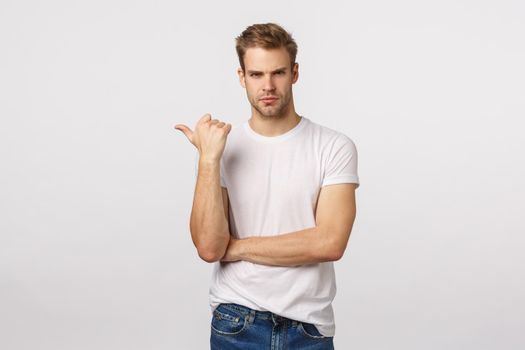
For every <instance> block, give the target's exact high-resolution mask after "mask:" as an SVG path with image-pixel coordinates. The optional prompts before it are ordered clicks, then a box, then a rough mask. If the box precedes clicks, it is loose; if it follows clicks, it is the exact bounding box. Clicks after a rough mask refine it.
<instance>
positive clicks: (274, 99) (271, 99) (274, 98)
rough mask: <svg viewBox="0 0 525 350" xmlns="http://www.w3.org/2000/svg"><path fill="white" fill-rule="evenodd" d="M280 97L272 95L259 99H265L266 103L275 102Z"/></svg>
mask: <svg viewBox="0 0 525 350" xmlns="http://www.w3.org/2000/svg"><path fill="white" fill-rule="evenodd" d="M278 99H279V98H278V97H276V96H272V97H262V98H260V99H259V101H263V102H264V103H273V102H275V101H277V100H278Z"/></svg>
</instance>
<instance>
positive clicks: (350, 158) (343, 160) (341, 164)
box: [321, 134, 359, 188]
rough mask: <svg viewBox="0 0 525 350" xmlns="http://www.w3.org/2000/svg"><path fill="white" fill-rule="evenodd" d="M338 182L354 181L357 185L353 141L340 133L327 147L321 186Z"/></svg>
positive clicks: (355, 156)
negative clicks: (330, 145)
mask: <svg viewBox="0 0 525 350" xmlns="http://www.w3.org/2000/svg"><path fill="white" fill-rule="evenodd" d="M340 183H355V184H357V186H356V188H358V187H359V176H358V175H357V149H356V147H355V144H354V142H353V141H352V140H351V139H350V138H349V137H348V136H346V135H343V134H341V135H340V136H339V137H337V138H336V140H335V141H334V143H333V145H332V147H330V148H329V153H328V159H327V161H326V165H325V171H324V177H323V182H322V184H321V187H323V186H326V185H334V184H340Z"/></svg>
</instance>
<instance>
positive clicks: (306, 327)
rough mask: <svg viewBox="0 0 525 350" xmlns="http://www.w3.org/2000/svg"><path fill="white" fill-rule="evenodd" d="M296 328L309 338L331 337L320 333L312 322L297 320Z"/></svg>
mask: <svg viewBox="0 0 525 350" xmlns="http://www.w3.org/2000/svg"><path fill="white" fill-rule="evenodd" d="M297 329H298V330H299V332H300V333H301V334H303V335H304V336H306V337H307V338H310V339H330V338H332V337H327V336H324V335H322V334H321V333H320V332H319V330H318V329H317V327H316V326H315V325H313V324H312V323H307V322H299V324H298V326H297Z"/></svg>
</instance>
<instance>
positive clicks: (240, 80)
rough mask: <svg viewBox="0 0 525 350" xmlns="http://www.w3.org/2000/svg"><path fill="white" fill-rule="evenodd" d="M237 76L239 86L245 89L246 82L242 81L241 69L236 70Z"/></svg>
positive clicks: (242, 73)
mask: <svg viewBox="0 0 525 350" xmlns="http://www.w3.org/2000/svg"><path fill="white" fill-rule="evenodd" d="M237 75H238V76H239V82H240V83H241V86H242V87H243V88H245V89H246V81H245V80H244V72H243V70H242V68H240V67H239V68H237Z"/></svg>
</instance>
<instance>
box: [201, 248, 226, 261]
mask: <svg viewBox="0 0 525 350" xmlns="http://www.w3.org/2000/svg"><path fill="white" fill-rule="evenodd" d="M197 252H198V254H199V258H201V259H202V260H204V261H205V262H207V263H210V264H211V263H214V262H217V261H220V260H221V259H222V257H223V256H224V252H223V253H222V254H221V253H220V252H218V251H217V250H215V251H214V250H209V249H208V250H205V249H197Z"/></svg>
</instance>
